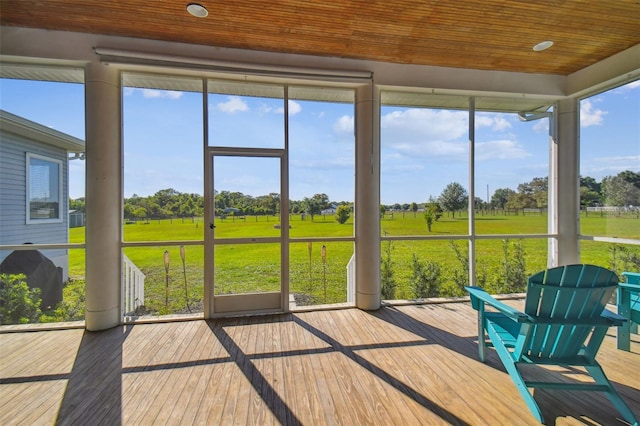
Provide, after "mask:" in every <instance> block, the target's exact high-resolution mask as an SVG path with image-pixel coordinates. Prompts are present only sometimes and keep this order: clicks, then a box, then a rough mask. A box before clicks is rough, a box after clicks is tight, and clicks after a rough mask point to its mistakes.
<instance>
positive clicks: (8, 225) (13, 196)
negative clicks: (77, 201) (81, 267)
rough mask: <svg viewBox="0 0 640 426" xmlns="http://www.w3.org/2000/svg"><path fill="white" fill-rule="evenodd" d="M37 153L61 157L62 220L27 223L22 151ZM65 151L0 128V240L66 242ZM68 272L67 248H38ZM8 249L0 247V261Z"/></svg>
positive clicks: (24, 165) (66, 181) (66, 170)
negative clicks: (0, 206)
mask: <svg viewBox="0 0 640 426" xmlns="http://www.w3.org/2000/svg"><path fill="white" fill-rule="evenodd" d="M27 153H32V154H39V155H43V156H46V157H49V158H52V159H56V160H60V161H62V206H61V210H60V211H61V212H62V222H57V223H32V224H27V217H26V173H27V171H26V161H27V160H26V154H27ZM68 194H69V188H68V159H67V152H66V151H65V150H63V149H59V148H56V147H53V146H49V145H46V144H43V143H40V142H36V141H33V140H29V139H26V138H24V137H22V136H18V135H15V134H12V133H7V132H0V204H2V208H0V244H3V245H7V244H24V243H27V242H29V243H33V244H53V243H55V244H66V243H67V242H68V241H69V240H68V236H69V231H68V220H69V219H68V215H67V214H66V212H67V211H68V204H69V196H68ZM41 252H42V253H43V254H44V255H45V256H47V257H48V258H49V259H51V260H52V261H53V262H54V263H55V264H56V265H57V266H60V267H62V268H63V276H64V277H65V279H66V277H67V275H68V271H67V269H68V266H67V263H68V260H67V250H41ZM10 253H11V251H9V250H0V262H2V260H4V258H6V257H7V256H8V255H9V254H10Z"/></svg>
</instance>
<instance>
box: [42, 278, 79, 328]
mask: <svg viewBox="0 0 640 426" xmlns="http://www.w3.org/2000/svg"><path fill="white" fill-rule="evenodd" d="M84 311H85V282H84V280H74V279H69V281H67V283H66V284H65V286H64V288H63V289H62V301H61V302H60V303H58V304H57V305H56V309H55V311H54V312H53V315H51V314H49V313H47V315H43V316H42V318H41V321H42V322H63V321H81V320H83V319H84Z"/></svg>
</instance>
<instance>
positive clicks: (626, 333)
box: [617, 288, 632, 352]
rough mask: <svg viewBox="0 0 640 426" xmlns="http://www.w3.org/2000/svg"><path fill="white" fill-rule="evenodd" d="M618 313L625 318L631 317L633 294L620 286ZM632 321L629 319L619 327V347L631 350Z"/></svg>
mask: <svg viewBox="0 0 640 426" xmlns="http://www.w3.org/2000/svg"><path fill="white" fill-rule="evenodd" d="M618 314H619V315H622V316H623V317H625V318H630V317H631V294H630V293H629V292H628V291H623V289H621V288H618ZM631 331H632V330H631V321H630V320H627V321H625V322H623V323H622V325H621V326H619V327H618V337H617V343H618V349H620V350H623V351H627V352H629V351H630V350H631Z"/></svg>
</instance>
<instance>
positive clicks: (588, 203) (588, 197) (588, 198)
mask: <svg viewBox="0 0 640 426" xmlns="http://www.w3.org/2000/svg"><path fill="white" fill-rule="evenodd" d="M601 200H602V198H601V195H600V194H599V193H597V192H595V191H592V190H590V189H589V188H588V187H586V186H581V187H580V207H593V206H596V205H598V204H600V203H601Z"/></svg>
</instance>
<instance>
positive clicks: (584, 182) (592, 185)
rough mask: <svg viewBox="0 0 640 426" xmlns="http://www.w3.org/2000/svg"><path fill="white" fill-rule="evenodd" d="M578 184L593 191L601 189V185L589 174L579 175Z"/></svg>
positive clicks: (597, 191)
mask: <svg viewBox="0 0 640 426" xmlns="http://www.w3.org/2000/svg"><path fill="white" fill-rule="evenodd" d="M580 186H581V187H585V188H587V189H589V190H591V191H593V192H596V193H598V194H599V193H600V192H601V191H602V185H601V184H599V183H598V182H597V181H596V180H595V179H594V178H592V177H590V176H586V177H582V176H580Z"/></svg>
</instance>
